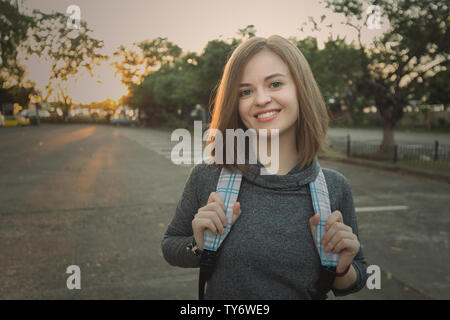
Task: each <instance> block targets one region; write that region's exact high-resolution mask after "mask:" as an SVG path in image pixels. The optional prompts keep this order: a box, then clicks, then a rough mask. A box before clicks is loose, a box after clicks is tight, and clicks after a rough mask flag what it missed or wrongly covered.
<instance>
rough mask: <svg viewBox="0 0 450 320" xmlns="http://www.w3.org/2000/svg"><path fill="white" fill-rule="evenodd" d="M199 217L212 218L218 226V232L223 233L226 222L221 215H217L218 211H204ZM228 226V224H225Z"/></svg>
mask: <svg viewBox="0 0 450 320" xmlns="http://www.w3.org/2000/svg"><path fill="white" fill-rule="evenodd" d="M199 218H201V219H209V220H211V221H212V222H213V223H214V225H215V226H216V229H217V232H219V233H221V234H223V233H224V231H225V229H224V224H223V222H222V220H221V219H220V218H219V216H218V215H217V212H216V211H202V212H201V214H200V215H199ZM225 226H226V224H225Z"/></svg>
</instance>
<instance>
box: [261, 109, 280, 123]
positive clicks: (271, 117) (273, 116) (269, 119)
mask: <svg viewBox="0 0 450 320" xmlns="http://www.w3.org/2000/svg"><path fill="white" fill-rule="evenodd" d="M272 112H275V111H271V112H266V113H272ZM280 112H281V110H277V112H276V113H275V114H273V115H271V116H268V117H265V118H258V116H256V117H255V118H256V120H257V121H258V122H263V123H264V122H269V121H272V120H273V119H275V118H276V117H278V115H279V114H280Z"/></svg>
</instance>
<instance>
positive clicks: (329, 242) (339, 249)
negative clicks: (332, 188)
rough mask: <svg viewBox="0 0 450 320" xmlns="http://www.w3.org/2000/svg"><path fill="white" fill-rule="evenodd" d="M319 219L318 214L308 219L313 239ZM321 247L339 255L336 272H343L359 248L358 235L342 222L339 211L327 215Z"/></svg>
mask: <svg viewBox="0 0 450 320" xmlns="http://www.w3.org/2000/svg"><path fill="white" fill-rule="evenodd" d="M319 220H320V216H319V215H318V214H315V215H314V216H312V218H311V219H310V220H309V223H310V226H311V232H312V234H313V237H314V239H316V237H315V233H316V225H317V224H318V223H319ZM322 247H323V248H324V250H325V251H326V252H332V253H336V254H338V255H339V262H338V265H337V267H336V272H337V273H340V272H343V271H344V270H345V269H346V268H347V267H348V266H349V265H350V264H351V263H352V261H353V258H354V257H355V256H356V254H357V253H358V251H359V248H360V243H359V241H358V237H357V236H356V235H355V234H354V233H353V230H352V228H351V227H349V226H347V225H345V224H344V220H343V218H342V214H341V212H340V211H334V212H332V213H331V214H330V216H329V217H328V220H327V223H326V224H325V235H324V236H323V238H322Z"/></svg>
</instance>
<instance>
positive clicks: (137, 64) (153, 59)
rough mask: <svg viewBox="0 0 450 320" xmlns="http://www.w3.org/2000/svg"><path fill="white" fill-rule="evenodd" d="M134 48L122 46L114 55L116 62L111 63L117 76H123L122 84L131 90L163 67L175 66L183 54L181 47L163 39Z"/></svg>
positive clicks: (136, 45) (144, 42)
mask: <svg viewBox="0 0 450 320" xmlns="http://www.w3.org/2000/svg"><path fill="white" fill-rule="evenodd" d="M133 46H134V47H133V48H129V49H127V48H126V47H125V46H123V45H122V46H120V47H119V48H118V50H117V51H115V52H114V53H113V56H114V57H115V58H116V61H113V62H112V63H111V65H112V66H113V67H115V68H116V73H115V74H120V75H121V76H122V78H121V81H122V83H123V84H124V85H125V86H127V88H129V89H131V87H132V86H133V84H139V83H141V82H142V81H143V80H144V78H145V77H146V76H147V75H149V74H150V73H152V72H154V71H156V70H158V69H159V68H161V67H162V66H163V65H165V64H173V62H174V61H175V59H176V58H178V57H179V56H180V55H181V53H182V49H181V48H180V47H179V46H177V45H176V44H174V43H172V42H170V41H169V40H168V39H167V38H162V37H158V38H156V39H153V40H146V41H142V42H138V43H134V44H133Z"/></svg>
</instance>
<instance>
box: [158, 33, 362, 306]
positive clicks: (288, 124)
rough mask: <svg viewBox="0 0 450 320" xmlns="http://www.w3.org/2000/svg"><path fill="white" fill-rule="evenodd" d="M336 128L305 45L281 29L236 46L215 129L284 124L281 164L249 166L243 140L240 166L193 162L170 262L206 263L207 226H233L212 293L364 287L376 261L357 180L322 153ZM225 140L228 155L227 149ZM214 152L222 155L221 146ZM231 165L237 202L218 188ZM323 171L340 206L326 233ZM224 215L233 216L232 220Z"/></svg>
mask: <svg viewBox="0 0 450 320" xmlns="http://www.w3.org/2000/svg"><path fill="white" fill-rule="evenodd" d="M327 126H328V115H327V110H326V107H325V103H324V101H323V98H322V95H321V94H320V91H319V89H318V87H317V84H316V82H315V80H314V77H313V75H312V73H311V70H310V68H309V65H308V63H307V61H306V59H305V58H304V56H303V55H302V53H301V52H300V50H299V49H298V48H296V47H295V46H294V45H293V44H292V43H290V42H289V41H288V40H286V39H284V38H282V37H280V36H276V35H275V36H271V37H269V38H267V39H265V38H259V37H254V38H251V39H249V40H247V41H245V42H243V43H242V44H241V45H239V46H238V47H237V48H236V50H235V51H234V52H233V54H232V55H231V57H230V59H229V61H228V62H227V64H226V66H225V69H224V73H223V76H222V79H221V82H220V86H219V89H218V92H217V95H216V98H215V103H214V113H213V117H212V122H211V127H210V128H211V129H215V130H216V131H217V130H219V131H221V133H222V137H223V136H225V132H226V130H227V129H234V130H236V129H242V130H247V129H253V130H255V131H256V132H257V133H258V136H259V135H261V134H263V133H264V131H263V130H262V129H266V130H267V131H269V132H270V130H278V136H279V149H278V150H275V151H277V152H278V153H279V157H278V158H279V164H280V165H279V167H278V171H277V172H275V173H274V174H268V175H264V174H261V169H262V168H265V167H264V166H263V165H262V164H261V162H260V161H258V163H257V164H252V163H247V162H246V163H244V164H240V163H239V162H237V161H236V160H237V158H238V156H239V158H240V159H249V157H248V156H249V148H250V147H251V146H247V148H246V149H245V153H246V154H245V158H244V157H242V155H238V154H237V150H240V149H238V148H237V146H236V143H235V144H234V148H233V149H234V150H231V152H234V162H233V163H231V164H230V163H224V164H220V163H212V164H204V163H202V164H197V165H196V166H195V167H194V168H193V169H192V171H191V173H190V175H189V178H188V180H187V182H186V185H185V188H184V191H183V195H182V197H181V199H180V201H179V202H178V206H177V208H176V212H175V216H174V218H173V220H172V222H171V223H170V224H169V226H168V229H167V231H166V233H165V235H164V239H163V241H162V244H161V246H162V252H163V254H164V257H165V259H166V260H167V261H168V262H169V263H170V264H172V265H176V266H181V267H199V266H200V260H201V257H200V255H201V254H203V253H205V252H206V253H207V252H208V251H207V250H204V251H203V249H204V234H205V231H206V230H209V231H210V232H212V233H213V235H219V234H220V235H224V234H225V228H228V227H230V231H229V234H228V235H226V241H224V242H222V244H221V246H220V254H219V255H218V256H217V260H216V262H215V267H214V271H213V272H212V274H211V275H210V278H209V279H208V280H207V281H208V282H207V284H208V285H207V287H206V293H205V298H206V299H325V298H326V297H327V293H328V291H329V290H333V292H334V293H335V295H346V294H350V293H353V292H356V291H358V290H360V289H361V288H362V287H363V286H364V285H365V282H366V279H367V271H366V268H367V265H366V262H365V258H364V256H363V253H362V250H361V246H360V243H359V238H358V226H357V221H356V215H355V208H354V204H353V197H352V192H351V188H350V184H349V182H348V181H347V179H346V178H345V177H344V176H343V175H342V174H340V173H339V172H336V171H334V170H331V169H326V168H321V167H320V165H319V163H318V160H317V154H318V152H319V150H320V149H321V148H323V149H325V143H326V133H327ZM211 132H214V131H211ZM226 142H227V141H226V140H224V141H222V143H223V154H228V152H227V151H228V150H227V144H226ZM268 142H269V143H270V141H268ZM209 143H214V136H213V135H211V137H210V140H209V141H208V144H209ZM230 149H232V148H230ZM271 149H272V148H271V147H269V148H268V150H271ZM210 150H211V152H212V157H214V150H215V149H214V148H211V149H210ZM258 154H259V153H258ZM232 155H233V154H232ZM258 160H259V159H258ZM224 167H226V168H227V169H229V170H230V171H235V170H238V171H241V173H240V174H241V178H242V180H241V182H240V187H239V191H238V192H236V191H235V189H234V188H233V187H230V186H229V185H230V184H228V186H227V188H225V189H227V190H232V191H230V192H234V193H235V194H236V195H237V201H236V202H235V203H234V205H229V201H230V200H229V199H230V197H227V200H226V199H222V196H221V195H219V193H217V192H216V191H217V190H219V189H224V188H219V189H217V188H218V181H219V177H220V176H221V172H222V171H221V169H223V168H224ZM319 177H321V178H319ZM322 178H323V180H321V181H325V183H324V184H326V187H327V190H328V191H327V192H325V191H323V190H325V189H320V190H322V191H323V192H322V194H326V195H328V197H326V199H327V200H326V201H328V200H329V204H328V203H327V206H328V205H329V209H331V213H330V215H329V216H328V215H327V218H326V225H325V229H324V230H322V229H319V230H321V232H319V233H317V235H318V238H319V240H317V239H316V230H318V228H316V227H317V226H318V223H319V219H318V218H319V217H322V213H321V214H317V212H315V211H314V209H313V205H312V200H313V199H312V198H313V196H312V194H313V192H312V191H311V190H312V189H313V190H317V189H316V188H315V187H314V186H315V185H316V181H318V179H322ZM322 183H323V182H322ZM311 185H312V186H313V187H311ZM224 197H226V196H224ZM317 197H318V196H317V191H316V195H315V198H317ZM224 200H226V201H224ZM225 202H227V205H225ZM228 206H229V208H228ZM231 211H232V212H231ZM327 211H328V210H327ZM225 212H227V213H231V214H232V219H231V223H230V225H228V221H227V217H226V215H225ZM324 224H325V221H324ZM322 231H323V232H322ZM322 235H323V236H322ZM315 239H316V241H317V242H316V241H315ZM318 243H319V244H320V247H321V249H320V250H321V251H320V254H319V250H318ZM186 248H187V249H188V250H186ZM205 248H206V249H207V247H205ZM202 251H203V253H202ZM323 252H327V253H330V254H335V255H337V257H338V259H337V262H338V263H337V266H336V270H335V271H336V274H335V276H333V277H329V276H328V275H327V276H324V273H323V271H324V270H325V269H324V268H323V267H322V264H321V262H322V254H323ZM202 283H204V282H202ZM201 291H202V290H201Z"/></svg>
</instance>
